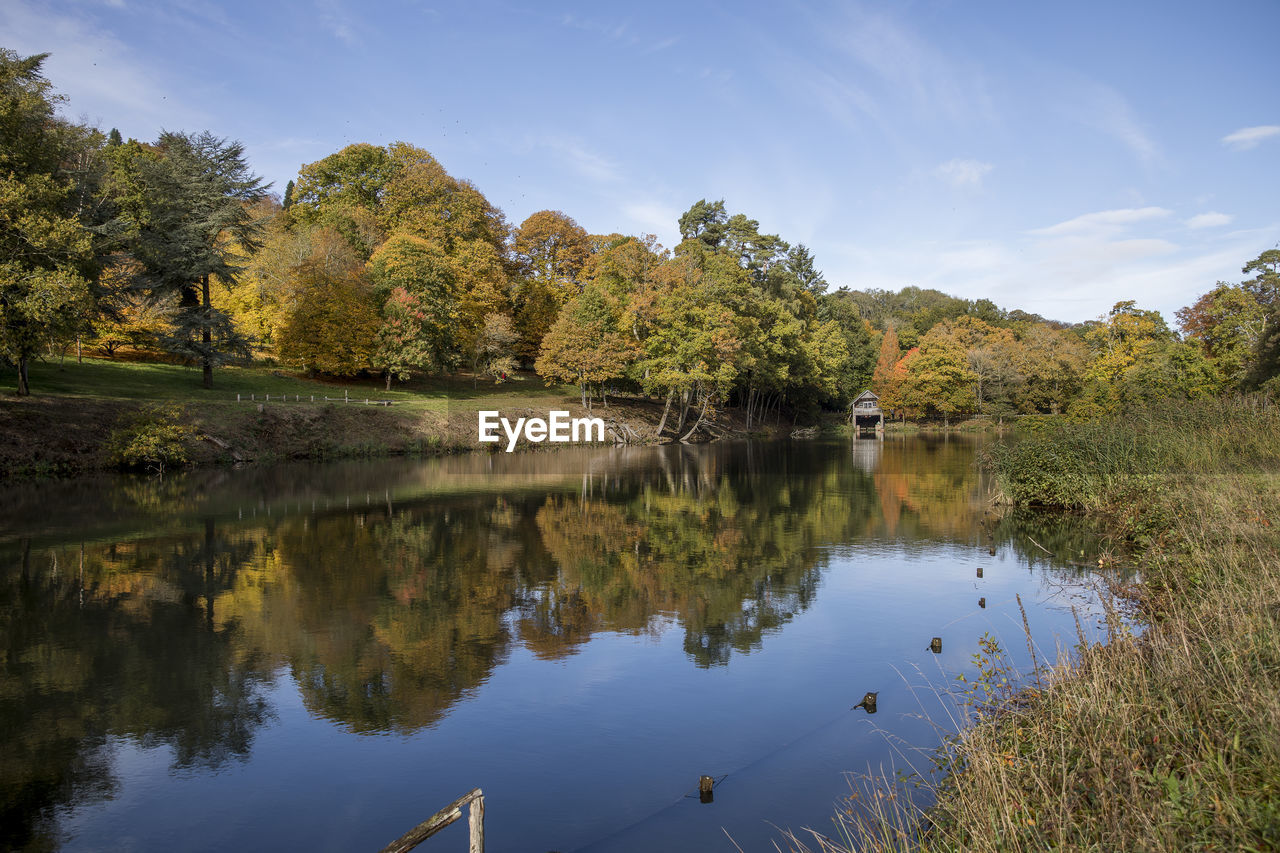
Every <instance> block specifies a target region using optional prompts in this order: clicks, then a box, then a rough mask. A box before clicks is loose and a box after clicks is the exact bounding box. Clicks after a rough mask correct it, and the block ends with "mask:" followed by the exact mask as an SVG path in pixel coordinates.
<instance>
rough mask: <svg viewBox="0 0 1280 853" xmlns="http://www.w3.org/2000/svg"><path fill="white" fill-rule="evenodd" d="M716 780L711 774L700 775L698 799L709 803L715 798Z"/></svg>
mask: <svg viewBox="0 0 1280 853" xmlns="http://www.w3.org/2000/svg"><path fill="white" fill-rule="evenodd" d="M715 786H716V780H715V779H713V778H711V777H710V776H699V777H698V799H699V800H701V801H702V802H704V803H709V802H711V801H712V800H714V799H715V795H714V794H713V793H712V791H713V790H714V789H715Z"/></svg>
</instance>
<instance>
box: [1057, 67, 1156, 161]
mask: <svg viewBox="0 0 1280 853" xmlns="http://www.w3.org/2000/svg"><path fill="white" fill-rule="evenodd" d="M1064 98H1065V108H1066V112H1067V114H1068V115H1069V116H1071V117H1072V118H1073V119H1074V120H1075V121H1078V122H1080V123H1081V124H1083V125H1084V126H1086V127H1091V128H1093V129H1094V130H1097V131H1099V132H1101V133H1104V134H1106V135H1107V136H1110V137H1113V138H1114V139H1116V140H1117V141H1119V142H1120V143H1122V144H1123V145H1124V146H1125V147H1126V148H1128V149H1129V150H1130V151H1131V152H1133V154H1134V155H1135V156H1136V157H1137V158H1138V160H1139V161H1140V162H1141V163H1142V164H1143V165H1147V166H1151V165H1159V164H1160V163H1162V162H1163V161H1164V155H1163V154H1162V153H1161V150H1160V146H1159V145H1157V144H1156V142H1155V140H1153V139H1152V138H1151V137H1150V136H1149V135H1148V133H1147V131H1146V129H1145V128H1144V127H1143V125H1142V122H1141V121H1140V120H1139V118H1138V116H1137V114H1136V113H1135V112H1134V110H1133V108H1132V107H1131V106H1130V105H1129V101H1128V100H1127V99H1126V98H1125V97H1124V96H1123V95H1121V94H1120V93H1119V92H1117V91H1116V90H1115V89H1113V88H1111V87H1110V86H1107V85H1105V84H1103V83H1098V82H1096V81H1094V80H1088V79H1075V80H1074V81H1069V82H1068V88H1067V91H1066V93H1065V96H1064Z"/></svg>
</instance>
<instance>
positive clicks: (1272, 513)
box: [797, 400, 1280, 851]
mask: <svg viewBox="0 0 1280 853" xmlns="http://www.w3.org/2000/svg"><path fill="white" fill-rule="evenodd" d="M990 463H991V464H992V465H993V466H994V468H995V470H996V472H997V474H998V475H999V479H1000V482H1001V484H1002V487H1003V489H1004V490H1005V492H1006V495H1007V497H1008V498H1009V499H1011V500H1013V501H1016V502H1018V503H1024V504H1042V505H1046V506H1067V507H1074V508H1078V509H1084V510H1086V511H1088V512H1091V513H1094V514H1097V515H1099V516H1102V517H1104V518H1106V519H1107V520H1109V521H1110V522H1111V525H1112V528H1113V530H1114V531H1115V533H1114V535H1115V536H1116V537H1117V540H1118V541H1119V540H1123V541H1124V542H1125V543H1127V544H1128V545H1129V546H1130V547H1131V548H1132V553H1133V555H1134V560H1135V561H1136V564H1137V566H1138V567H1139V568H1140V569H1141V572H1142V577H1143V582H1142V584H1141V585H1140V586H1139V587H1136V588H1134V589H1132V590H1129V591H1127V592H1128V595H1127V597H1128V598H1129V599H1131V603H1132V605H1133V607H1134V608H1135V613H1136V615H1137V617H1138V619H1139V620H1140V622H1141V623H1143V624H1142V627H1143V630H1141V631H1138V632H1130V631H1128V630H1127V629H1126V628H1125V627H1124V625H1123V624H1122V620H1120V619H1119V618H1118V617H1116V616H1115V614H1112V618H1111V620H1110V622H1111V626H1112V630H1111V636H1110V638H1109V641H1108V642H1107V643H1105V644H1100V645H1092V646H1087V645H1084V644H1083V643H1082V644H1081V645H1080V646H1079V647H1078V649H1077V653H1076V654H1075V655H1074V656H1073V658H1072V659H1071V660H1070V661H1064V662H1060V663H1059V664H1058V665H1056V666H1055V667H1052V668H1051V669H1049V670H1048V671H1045V672H1042V673H1041V674H1040V679H1039V682H1040V684H1039V686H1038V687H1028V688H1025V689H1022V690H1020V691H1017V692H1014V691H1012V690H1001V689H996V690H994V691H993V692H992V693H991V694H990V695H989V697H988V701H984V702H980V703H979V704H978V705H977V706H976V707H975V706H968V707H967V709H966V710H967V712H968V713H969V717H968V719H969V720H970V722H972V723H973V725H971V726H969V727H968V728H965V729H964V730H962V732H961V733H960V734H959V735H958V736H957V737H955V738H954V739H952V740H951V741H949V742H948V743H947V744H946V745H945V746H944V747H943V749H942V750H941V751H940V752H939V754H938V758H939V759H940V760H941V762H942V764H943V766H944V768H945V769H946V770H947V771H949V773H948V775H946V776H944V777H943V781H942V782H941V783H939V784H937V785H935V786H933V789H932V791H931V792H930V793H931V794H932V795H933V796H934V797H936V805H934V806H933V808H932V809H931V810H930V811H928V812H926V813H921V812H919V811H918V810H913V809H912V808H911V807H910V806H907V805H905V804H901V803H905V799H906V798H904V797H893V798H891V797H890V795H892V794H893V793H894V792H893V791H892V790H887V789H883V788H882V789H881V790H879V791H876V790H874V787H875V786H871V787H868V788H867V789H866V790H865V791H864V796H862V797H861V798H860V801H859V802H860V805H858V806H856V807H855V808H854V809H853V811H854V812H855V813H856V812H858V811H864V812H866V813H864V814H863V816H862V817H863V819H861V820H855V819H854V818H852V817H850V816H846V817H844V818H841V819H838V821H837V822H838V824H839V827H838V831H837V833H836V838H837V839H839V840H836V841H818V842H814V841H810V842H808V843H809V844H810V846H814V845H815V844H816V845H817V846H820V847H822V848H823V849H827V850H850V849H875V850H894V849H923V850H947V851H951V850H1098V851H1110V850H1144V851H1165V850H1167V851H1173V850H1259V851H1261V850H1277V849H1280V410H1278V409H1277V407H1276V406H1275V405H1266V404H1263V403H1261V402H1259V401H1248V400H1237V401H1231V402H1219V403H1214V404H1204V405H1199V406H1195V407H1191V408H1182V407H1179V408H1170V409H1165V410H1158V411H1150V412H1144V413H1142V414H1141V415H1139V416H1131V417H1128V418H1125V419H1123V420H1116V421H1111V422H1106V423H1095V424H1085V425H1065V424H1064V425H1049V424H1044V425H1041V426H1040V427H1039V430H1038V432H1037V433H1036V434H1032V435H1029V436H1026V437H1024V438H1023V439H1022V440H1020V441H1016V442H1010V443H1006V444H1002V445H1000V446H999V447H997V448H996V449H995V450H994V451H993V452H992V453H991V457H990ZM1135 633H1136V635H1135ZM998 658H999V655H998V653H996V654H995V655H993V656H992V657H991V658H990V659H989V662H988V664H987V667H988V669H989V671H990V670H991V669H992V668H994V669H996V670H998V668H999V666H1000V664H999V662H998ZM1023 683H1024V684H1026V682H1025V681H1024V682H1023ZM983 695H986V694H983ZM969 696H970V697H972V696H973V693H972V692H970V694H969ZM866 794H870V796H866ZM878 795H883V796H878ZM868 802H870V803H872V805H871V806H870V808H866V804H867V803H868ZM800 846H801V845H799V844H797V847H800Z"/></svg>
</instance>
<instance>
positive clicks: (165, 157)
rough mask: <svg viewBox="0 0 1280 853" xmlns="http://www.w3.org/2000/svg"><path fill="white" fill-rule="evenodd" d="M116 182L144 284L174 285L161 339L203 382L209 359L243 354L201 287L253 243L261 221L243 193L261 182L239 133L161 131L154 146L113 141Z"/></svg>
mask: <svg viewBox="0 0 1280 853" xmlns="http://www.w3.org/2000/svg"><path fill="white" fill-rule="evenodd" d="M120 150H121V151H123V152H124V154H123V155H122V156H121V158H120V169H119V178H118V182H117V185H116V192H117V196H118V201H119V205H120V218H119V220H118V222H119V224H120V225H121V226H122V227H123V229H124V230H125V232H126V234H127V240H126V242H127V245H128V247H129V249H130V251H131V253H132V254H133V256H134V257H135V258H136V259H137V260H138V262H139V263H140V264H141V267H142V272H141V275H140V276H139V278H140V283H141V284H142V285H143V286H144V287H145V288H146V289H148V290H150V291H151V292H152V293H153V294H157V295H159V294H164V293H177V294H178V296H179V310H178V314H177V316H176V317H175V328H174V333H173V335H172V336H171V337H169V338H168V340H167V341H166V345H167V347H168V348H169V349H170V350H171V351H173V352H177V353H179V354H181V355H184V356H186V357H188V358H190V359H192V360H194V361H195V362H197V363H198V364H200V366H201V368H202V371H203V381H204V387H205V388H212V387H213V368H214V367H215V366H216V365H218V364H222V363H224V362H226V361H227V360H228V359H229V358H230V357H232V356H235V355H246V354H247V352H248V341H247V340H246V339H245V338H244V337H243V336H242V335H240V334H239V333H238V332H237V331H236V329H235V326H234V324H233V323H232V321H231V318H230V316H228V315H227V314H226V313H225V312H223V311H220V310H218V309H216V308H214V307H213V306H212V305H211V302H210V288H211V287H212V285H213V283H214V281H215V280H216V279H221V280H222V281H223V282H230V281H231V279H232V276H233V275H235V273H237V272H238V271H239V270H240V264H239V263H238V259H239V258H240V257H242V256H244V255H246V254H249V253H251V252H253V251H254V250H256V249H257V247H258V243H259V237H260V235H261V232H262V221H261V219H260V218H259V217H258V216H256V215H255V212H254V210H253V209H252V207H251V203H252V202H254V201H257V200H259V199H261V198H262V197H263V195H264V194H265V192H266V189H267V187H266V186H264V185H263V183H262V179H261V178H259V177H258V176H257V175H254V174H253V173H252V172H251V171H250V169H249V166H248V164H247V163H246V162H245V159H244V146H243V145H241V144H240V143H239V142H231V141H228V140H225V139H219V138H218V137H216V136H214V135H213V134H211V133H208V132H207V131H206V132H204V133H199V134H185V133H172V132H166V133H163V134H161V136H160V139H159V140H158V141H157V142H156V144H155V146H154V147H151V148H144V147H142V146H139V145H136V144H133V143H130V145H126V146H122V147H121V149H120Z"/></svg>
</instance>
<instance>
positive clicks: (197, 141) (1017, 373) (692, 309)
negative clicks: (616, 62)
mask: <svg viewBox="0 0 1280 853" xmlns="http://www.w3.org/2000/svg"><path fill="white" fill-rule="evenodd" d="M44 59H45V56H43V55H37V56H30V57H21V56H19V55H18V54H16V53H14V52H13V51H9V50H3V49H0V87H2V88H3V101H2V103H0V245H2V246H3V259H2V260H0V358H3V359H4V360H6V361H7V362H8V363H10V364H11V365H12V366H13V368H15V369H16V371H17V374H18V393H19V394H27V393H29V392H30V386H29V381H28V371H27V366H28V364H29V362H30V361H31V360H32V359H34V358H39V357H42V356H43V355H45V354H47V353H51V352H58V351H63V350H65V348H66V347H68V346H70V345H73V344H75V345H82V344H87V345H90V346H93V347H96V348H97V349H99V350H101V351H103V352H105V353H106V354H108V355H112V354H115V353H117V352H119V351H121V350H124V349H137V350H144V351H151V352H156V353H167V354H169V356H170V357H178V358H181V359H183V360H185V361H187V362H188V363H192V364H195V365H198V366H200V368H201V370H202V374H203V382H204V384H205V386H206V387H211V386H212V383H213V375H214V370H215V368H216V367H217V366H218V365H220V364H223V363H226V362H228V361H231V360H243V359H263V360H273V361H275V362H277V363H279V364H282V365H285V366H288V367H291V368H295V369H298V370H304V371H307V372H310V373H314V374H327V375H335V376H349V375H355V374H377V375H379V376H381V377H382V379H383V380H384V381H385V383H386V385H387V387H388V388H390V387H391V386H392V384H393V383H395V382H397V381H405V380H407V379H410V378H411V377H413V376H415V375H430V374H439V373H446V372H452V371H457V370H464V369H465V370H468V371H470V372H471V373H472V374H473V375H475V376H477V377H489V378H492V379H493V380H495V381H502V380H504V379H506V378H509V377H511V376H512V375H514V374H515V372H516V371H517V370H518V369H521V368H532V369H534V370H535V371H536V372H537V373H538V374H539V375H540V376H541V377H543V378H544V379H546V380H548V381H555V382H566V383H573V384H576V385H577V386H578V388H579V394H580V396H581V400H582V404H583V405H584V406H585V407H590V406H591V405H592V404H593V402H594V401H596V400H600V401H607V397H608V394H609V393H611V392H618V393H630V394H644V395H647V396H649V397H651V398H654V399H657V400H659V401H661V402H662V403H663V406H664V408H663V415H662V424H661V426H660V427H659V433H661V432H662V431H663V430H664V429H666V428H667V426H668V424H670V426H671V428H672V429H674V431H675V433H676V434H677V435H688V434H691V433H692V432H694V431H696V430H697V429H699V428H700V427H702V426H703V425H706V424H708V423H709V422H712V421H713V420H714V418H715V415H716V414H717V412H719V411H721V410H723V409H725V408H727V407H728V408H734V409H736V410H737V411H738V412H739V413H740V414H741V416H742V417H743V418H744V419H745V422H746V425H747V426H748V428H751V427H752V426H754V425H756V424H757V423H759V422H760V421H761V420H762V419H763V418H765V417H768V416H770V415H771V414H775V413H777V412H779V411H780V410H781V409H783V408H786V409H788V410H789V411H791V412H792V413H811V412H815V411H817V410H818V409H823V408H825V409H840V408H843V407H844V406H846V405H848V403H849V402H850V401H851V400H852V399H853V398H854V397H855V396H856V395H857V394H858V393H860V392H861V391H862V390H864V389H866V388H868V387H869V388H871V389H873V390H874V391H875V392H876V393H877V394H879V395H880V398H881V403H882V406H883V407H884V408H887V409H889V410H890V411H892V412H893V413H895V414H896V415H898V416H901V417H913V418H920V417H927V418H941V419H948V420H949V419H951V418H958V417H963V416H968V415H972V414H981V415H990V416H1003V415H1014V414H1019V413H1036V412H1042V413H1062V412H1074V413H1080V414H1092V413H1097V412H1103V411H1116V410H1119V409H1123V408H1125V407H1128V406H1131V405H1134V404H1136V403H1138V402H1141V401H1142V400H1144V399H1146V398H1150V397H1174V398H1188V399H1189V398H1194V397H1198V396H1203V395H1211V394H1216V393H1220V392H1222V391H1224V390H1228V389H1232V388H1246V389H1247V388H1258V387H1266V388H1270V389H1272V390H1275V389H1276V387H1277V384H1278V383H1280V379H1277V374H1278V373H1280V303H1278V301H1277V298H1276V296H1277V289H1278V281H1280V274H1278V272H1277V269H1278V267H1280V250H1274V249H1273V250H1268V251H1264V252H1262V253H1261V254H1260V255H1259V256H1258V257H1257V258H1255V259H1253V260H1250V261H1249V262H1247V263H1246V264H1245V265H1244V267H1243V273H1244V274H1245V275H1251V276H1252V277H1251V278H1248V279H1246V280H1244V281H1242V282H1240V283H1238V284H1231V283H1224V282H1219V283H1218V284H1217V286H1215V287H1214V288H1213V289H1212V290H1210V291H1209V292H1207V293H1205V294H1204V295H1203V296H1201V297H1200V298H1199V299H1198V300H1197V301H1196V302H1195V303H1194V304H1193V305H1191V306H1188V307H1186V308H1184V309H1182V310H1181V311H1179V312H1178V320H1179V323H1180V325H1181V334H1179V332H1178V331H1175V330H1174V329H1173V328H1171V327H1170V326H1169V325H1168V324H1167V323H1166V321H1165V320H1164V318H1163V317H1161V316H1160V314H1159V313H1158V312H1154V311H1148V310H1143V309H1141V308H1139V307H1138V306H1137V305H1136V304H1134V303H1133V302H1120V303H1117V304H1116V305H1115V307H1114V308H1112V309H1111V311H1110V312H1109V313H1108V314H1107V315H1106V316H1104V317H1102V318H1100V319H1098V320H1096V321H1091V322H1088V323H1082V324H1075V325H1068V324H1064V323H1057V322H1053V321H1050V320H1046V319H1045V318H1043V317H1040V316H1038V315H1035V314H1029V313H1027V312H1023V311H1018V310H1012V311H1009V310H1005V309H1002V308H1000V307H998V306H996V305H995V304H994V303H992V302H991V301H990V300H986V299H980V300H965V299H960V298H957V297H953V296H948V295H946V294H943V293H940V292H938V291H936V290H925V289H920V288H917V287H907V288H904V289H902V290H901V291H898V292H891V291H883V290H852V289H848V288H845V287H841V288H838V289H833V288H831V287H830V286H829V285H828V282H827V281H826V279H825V277H824V276H823V274H822V272H821V271H820V270H819V269H818V267H817V262H816V260H815V258H814V257H813V255H812V253H811V252H810V251H809V250H808V249H807V248H806V247H805V246H804V245H802V244H799V243H794V244H793V243H790V242H788V241H786V240H784V239H783V238H782V237H780V236H779V235H776V234H769V233H765V232H763V231H762V230H761V227H760V223H759V221H758V220H756V219H752V218H750V217H749V216H748V215H746V214H744V213H739V212H731V211H729V210H728V209H727V207H726V205H725V202H724V201H722V200H721V201H709V200H706V199H703V200H699V201H698V202H696V203H695V204H693V205H692V206H691V207H690V208H689V210H687V211H686V212H685V213H684V214H683V215H682V216H681V217H680V219H679V222H678V226H679V234H680V242H679V244H678V245H677V246H675V247H674V248H672V249H667V248H664V247H663V246H661V245H659V244H658V242H657V240H656V238H655V237H653V236H652V235H625V234H605V235H599V234H589V233H588V232H587V231H586V230H585V229H584V228H582V227H581V226H580V225H579V224H578V223H577V222H575V221H574V220H573V218H572V217H570V216H569V215H567V214H565V213H563V212H560V211H552V210H543V211H539V212H537V213H534V214H533V215H531V216H529V217H528V218H527V219H525V220H524V221H523V222H522V223H520V224H519V225H512V224H510V223H509V222H508V221H507V220H506V217H505V216H504V214H503V212H502V211H501V210H500V209H498V208H497V207H495V206H494V205H493V204H491V203H490V202H489V201H488V199H487V198H486V197H485V196H484V194H483V193H482V192H481V191H480V189H479V188H478V187H476V186H475V185H474V184H472V183H471V182H470V181H467V180H465V179H462V178H459V177H456V176H453V175H451V174H449V173H448V171H446V169H445V168H444V166H443V165H442V164H441V163H440V162H439V161H438V160H437V159H436V158H435V157H433V156H432V155H431V154H430V153H429V152H427V151H425V150H423V149H421V148H418V147H416V146H413V145H411V144H408V143H405V142H396V143H392V144H390V145H386V146H377V145H372V144H367V143H357V144H353V145H348V146H346V147H345V148H343V149H342V150H340V151H338V152H335V153H333V154H331V155H329V156H327V157H324V158H322V159H320V160H318V161H316V162H314V163H309V164H306V165H304V166H302V167H301V169H300V170H299V173H298V176H297V179H296V181H289V182H288V184H287V185H286V186H285V188H284V191H283V193H282V195H280V196H276V195H273V194H271V193H270V187H269V186H267V185H265V184H264V183H263V181H262V179H261V178H260V177H258V176H257V175H255V174H254V173H253V171H252V169H251V168H250V166H249V164H248V162H247V159H246V156H245V151H244V148H243V146H242V145H240V144H239V143H237V142H233V141H228V140H226V139H222V138H219V137H217V136H215V135H213V134H211V133H208V132H204V133H195V134H193V133H181V132H166V133H162V134H161V135H160V136H159V137H158V138H157V139H156V140H154V141H151V142H139V141H137V140H133V139H130V140H127V141H126V140H124V139H122V138H121V135H120V134H119V133H118V132H117V131H115V130H112V131H111V132H110V133H108V134H102V133H101V132H99V131H97V130H95V129H93V128H89V127H84V126H80V125H77V124H75V123H73V122H70V121H67V120H65V119H63V118H61V117H59V116H58V115H57V113H56V110H57V107H58V105H59V104H60V103H61V97H60V96H59V95H57V94H56V93H54V92H53V90H52V88H51V84H50V83H49V81H48V80H47V79H45V78H44V77H43V75H42V73H41V66H42V63H43V61H44Z"/></svg>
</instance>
